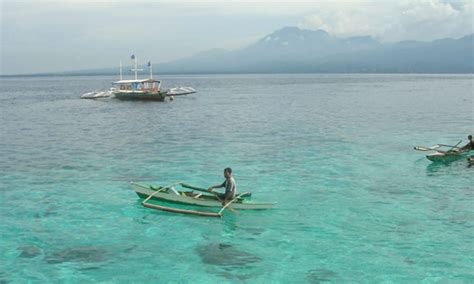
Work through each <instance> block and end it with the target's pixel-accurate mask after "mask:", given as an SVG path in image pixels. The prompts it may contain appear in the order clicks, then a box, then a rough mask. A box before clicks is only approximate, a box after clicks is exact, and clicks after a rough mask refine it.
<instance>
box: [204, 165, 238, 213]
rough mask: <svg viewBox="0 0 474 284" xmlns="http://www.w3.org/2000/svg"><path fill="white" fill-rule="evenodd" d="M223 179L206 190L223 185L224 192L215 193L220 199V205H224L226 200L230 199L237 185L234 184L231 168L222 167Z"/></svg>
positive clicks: (210, 190)
mask: <svg viewBox="0 0 474 284" xmlns="http://www.w3.org/2000/svg"><path fill="white" fill-rule="evenodd" d="M224 177H225V181H224V182H223V183H221V184H218V185H214V186H211V187H209V188H208V189H207V191H209V192H212V190H213V189H214V188H220V187H225V193H216V194H217V197H218V198H219V199H220V200H221V201H222V205H225V204H226V203H227V202H229V201H231V200H232V199H233V198H234V196H235V193H236V192H237V185H236V184H235V180H234V177H233V176H232V169H231V168H225V169H224Z"/></svg>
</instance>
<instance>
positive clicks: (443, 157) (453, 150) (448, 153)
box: [414, 141, 469, 163]
mask: <svg viewBox="0 0 474 284" xmlns="http://www.w3.org/2000/svg"><path fill="white" fill-rule="evenodd" d="M461 142H462V141H459V142H458V143H457V144H456V145H454V146H453V145H446V144H437V145H434V146H431V147H425V146H416V147H415V148H414V149H415V150H417V151H435V153H433V154H429V155H426V158H427V159H428V160H430V161H432V162H442V163H450V162H454V161H456V160H459V159H461V158H463V157H466V155H467V153H468V152H469V150H462V149H461V148H459V147H458V145H459V144H460V143H461ZM443 149H444V150H443Z"/></svg>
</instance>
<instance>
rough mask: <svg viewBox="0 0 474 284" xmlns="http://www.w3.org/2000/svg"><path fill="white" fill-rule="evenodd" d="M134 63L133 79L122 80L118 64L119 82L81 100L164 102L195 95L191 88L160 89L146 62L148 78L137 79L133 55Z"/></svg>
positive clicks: (88, 94)
mask: <svg viewBox="0 0 474 284" xmlns="http://www.w3.org/2000/svg"><path fill="white" fill-rule="evenodd" d="M131 58H132V59H133V60H134V61H135V68H134V69H132V70H131V71H133V72H134V73H135V79H130V80H124V79H123V78H122V62H120V80H119V81H117V82H114V83H112V84H113V87H112V88H110V90H107V91H95V92H88V93H85V94H83V95H82V96H81V98H83V99H97V98H107V97H112V96H113V97H115V98H117V99H120V100H154V101H164V100H165V99H166V98H168V99H170V100H173V99H174V97H175V96H182V95H189V94H193V93H196V90H195V89H194V88H192V87H176V88H171V89H167V90H163V89H162V88H161V81H160V80H155V79H153V66H152V64H151V62H148V68H149V69H150V78H148V79H138V73H137V72H138V71H143V69H138V65H137V58H136V56H135V55H132V57H131Z"/></svg>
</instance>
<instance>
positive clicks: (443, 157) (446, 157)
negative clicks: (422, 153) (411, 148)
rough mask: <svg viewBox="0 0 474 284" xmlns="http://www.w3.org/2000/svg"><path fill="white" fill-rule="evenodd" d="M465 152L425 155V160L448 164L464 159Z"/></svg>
mask: <svg viewBox="0 0 474 284" xmlns="http://www.w3.org/2000/svg"><path fill="white" fill-rule="evenodd" d="M466 154H467V152H447V153H445V152H436V153H433V154H430V155H426V158H427V159H428V160H430V161H432V162H443V163H449V162H453V161H456V160H459V159H461V158H463V157H465V156H466Z"/></svg>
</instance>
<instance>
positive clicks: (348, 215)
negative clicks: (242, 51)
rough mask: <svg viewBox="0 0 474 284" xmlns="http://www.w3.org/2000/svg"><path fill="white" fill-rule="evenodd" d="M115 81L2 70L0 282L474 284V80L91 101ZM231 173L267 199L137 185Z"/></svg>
mask: <svg viewBox="0 0 474 284" xmlns="http://www.w3.org/2000/svg"><path fill="white" fill-rule="evenodd" d="M116 79H117V78H115V77H108V76H95V77H36V78H2V79H0V84H1V88H0V135H1V139H0V194H1V195H0V218H1V223H0V233H1V239H0V248H1V255H0V263H1V265H0V283H2V284H4V283H25V282H29V283H62V282H66V283H84V282H92V281H100V282H106V283H113V282H128V283H131V282H132V283H143V282H155V283H167V282H180V283H211V282H214V283H216V282H248V283H268V282H270V283H320V282H328V281H330V282H336V283H338V282H386V283H391V282H393V283H404V282H407V281H409V282H423V283H436V282H441V283H446V282H456V283H463V282H464V283H468V282H471V283H472V282H474V270H473V266H474V206H473V203H474V178H473V177H474V167H468V163H467V161H466V160H465V159H462V160H459V161H456V162H453V163H451V164H449V165H437V164H432V163H431V162H429V161H428V160H427V159H426V158H425V157H424V154H425V153H423V152H417V151H414V150H413V146H415V145H425V146H431V145H434V144H436V143H445V144H456V143H457V142H458V141H459V140H461V139H463V143H465V141H466V136H467V135H468V134H472V133H473V132H474V102H473V101H474V95H473V92H474V90H473V89H474V88H473V82H474V77H473V76H472V75H199V76H198V75H196V76H164V77H162V79H163V82H164V85H165V86H164V87H172V86H179V85H184V86H192V87H194V88H196V89H197V91H198V93H197V94H195V95H190V96H187V97H177V98H176V99H175V100H174V101H172V102H169V101H167V102H130V101H127V102H123V101H118V100H115V99H103V100H95V101H94V100H81V99H79V96H80V95H81V94H83V93H85V92H87V91H91V90H95V89H106V88H108V87H110V83H111V82H112V81H114V80H116ZM228 166H230V167H232V168H233V170H234V176H235V178H236V181H237V184H238V189H239V191H240V192H243V191H252V192H253V200H256V201H257V200H259V201H277V202H278V205H277V207H276V208H275V209H273V210H266V211H253V212H252V211H246V212H245V211H239V213H238V214H232V213H230V212H227V213H226V215H225V218H223V219H216V218H205V217H196V216H184V215H176V214H170V213H165V212H160V211H155V210H151V209H146V208H144V207H142V206H141V205H140V201H139V199H138V197H137V196H136V194H135V193H134V192H133V191H132V189H131V188H130V187H129V185H128V183H129V181H143V182H149V183H156V184H161V185H165V184H170V183H172V182H175V181H178V180H179V181H185V182H188V183H191V184H195V185H199V186H202V187H207V186H209V185H212V184H216V183H219V182H222V181H223V176H222V170H223V169H224V168H225V167H228Z"/></svg>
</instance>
